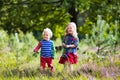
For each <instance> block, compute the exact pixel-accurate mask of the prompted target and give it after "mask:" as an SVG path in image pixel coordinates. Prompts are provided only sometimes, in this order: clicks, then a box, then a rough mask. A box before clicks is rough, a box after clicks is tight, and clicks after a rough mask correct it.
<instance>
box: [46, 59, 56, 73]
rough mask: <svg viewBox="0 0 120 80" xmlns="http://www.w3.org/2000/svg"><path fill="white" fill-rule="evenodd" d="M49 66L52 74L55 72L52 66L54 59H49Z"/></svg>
mask: <svg viewBox="0 0 120 80" xmlns="http://www.w3.org/2000/svg"><path fill="white" fill-rule="evenodd" d="M47 65H48V67H49V68H50V70H51V71H52V72H54V68H53V64H52V58H48V59H47Z"/></svg>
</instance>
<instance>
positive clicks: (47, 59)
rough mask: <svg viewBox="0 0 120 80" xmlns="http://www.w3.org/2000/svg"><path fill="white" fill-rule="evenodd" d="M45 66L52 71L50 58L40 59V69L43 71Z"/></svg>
mask: <svg viewBox="0 0 120 80" xmlns="http://www.w3.org/2000/svg"><path fill="white" fill-rule="evenodd" d="M46 64H47V65H48V67H49V68H50V69H51V71H52V70H53V64H52V58H51V57H49V58H46V57H40V67H42V69H43V70H44V69H45V67H46Z"/></svg>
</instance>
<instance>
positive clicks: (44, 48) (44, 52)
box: [34, 28, 56, 72]
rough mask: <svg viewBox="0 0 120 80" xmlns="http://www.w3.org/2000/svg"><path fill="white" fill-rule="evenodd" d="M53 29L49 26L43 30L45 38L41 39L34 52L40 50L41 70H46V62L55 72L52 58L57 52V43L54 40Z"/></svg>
mask: <svg viewBox="0 0 120 80" xmlns="http://www.w3.org/2000/svg"><path fill="white" fill-rule="evenodd" d="M50 38H52V31H51V30H50V29H49V28H46V29H44V30H43V40H41V41H39V43H38V45H37V46H36V47H35V49H34V52H38V50H39V49H40V48H41V50H40V68H41V70H45V67H46V64H47V65H48V67H49V68H50V70H51V71H52V72H53V71H54V68H53V63H52V59H54V54H55V52H56V50H55V45H54V42H53V41H52V40H50Z"/></svg>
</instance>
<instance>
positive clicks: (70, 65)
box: [69, 64, 73, 72]
mask: <svg viewBox="0 0 120 80" xmlns="http://www.w3.org/2000/svg"><path fill="white" fill-rule="evenodd" d="M69 69H70V72H72V71H73V65H72V64H69Z"/></svg>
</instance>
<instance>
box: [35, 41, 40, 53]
mask: <svg viewBox="0 0 120 80" xmlns="http://www.w3.org/2000/svg"><path fill="white" fill-rule="evenodd" d="M40 47H41V43H40V42H39V43H38V45H37V46H36V47H35V49H34V52H38V50H39V49H40Z"/></svg>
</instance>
